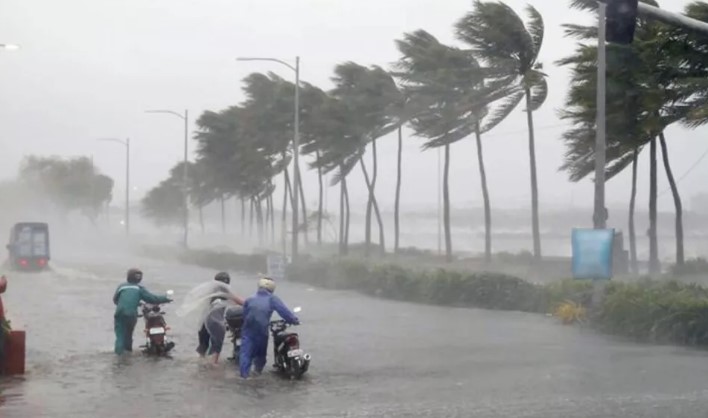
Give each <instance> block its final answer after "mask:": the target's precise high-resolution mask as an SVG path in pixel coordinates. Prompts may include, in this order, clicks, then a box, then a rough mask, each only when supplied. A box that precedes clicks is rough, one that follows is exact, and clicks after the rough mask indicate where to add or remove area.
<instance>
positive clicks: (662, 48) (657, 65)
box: [559, 0, 690, 273]
mask: <svg viewBox="0 0 708 418" xmlns="http://www.w3.org/2000/svg"><path fill="white" fill-rule="evenodd" d="M573 4H574V5H575V6H576V7H580V8H584V9H588V10H593V9H596V4H595V3H594V2H590V1H581V0H578V1H576V2H574V3H573ZM566 32H567V35H568V36H571V37H574V38H576V39H578V40H579V41H580V42H581V43H580V44H579V45H578V47H577V48H576V51H575V53H574V54H573V55H572V56H570V57H568V58H566V59H563V60H561V61H559V63H560V64H561V65H569V66H571V69H572V71H573V79H572V85H571V90H570V92H569V94H568V98H567V100H566V107H565V109H566V110H564V111H563V112H561V117H562V118H564V119H568V120H570V121H572V122H573V124H574V127H573V128H572V129H570V130H569V131H568V132H566V133H565V134H564V138H565V141H566V144H567V147H568V151H567V152H566V162H565V164H564V165H563V167H562V169H564V170H567V171H568V172H569V173H570V178H571V180H572V181H579V180H581V179H583V178H585V177H586V176H587V175H589V174H590V173H591V172H593V171H594V164H595V155H594V146H595V145H594V144H595V120H596V106H595V91H596V83H597V79H596V78H597V70H596V64H595V62H596V58H597V47H596V44H597V41H596V38H597V29H596V26H595V27H592V26H580V25H566ZM671 32H672V31H671V30H669V29H668V28H667V27H666V26H665V25H663V24H661V23H657V22H652V21H647V20H644V19H640V20H639V22H638V26H637V31H636V34H635V41H634V42H633V44H632V45H630V46H620V45H612V44H608V45H607V57H608V72H607V99H606V101H607V103H606V106H607V111H606V115H607V132H606V136H607V152H606V161H607V166H606V179H607V180H610V179H611V178H613V177H614V176H615V175H616V174H618V173H620V172H621V171H622V170H624V169H625V168H626V167H628V166H629V165H630V164H631V165H632V173H633V174H632V190H631V194H630V224H629V231H630V237H629V239H630V254H631V257H632V270H633V271H637V267H636V264H637V260H636V238H635V236H634V230H635V227H634V207H635V195H636V179H637V177H636V171H637V169H636V164H637V156H638V155H639V153H640V152H641V150H642V149H643V147H644V146H646V145H649V148H650V158H649V160H650V167H649V169H650V201H649V221H650V228H649V245H650V251H649V254H650V271H651V272H652V273H657V272H658V271H659V259H658V244H657V234H656V230H657V225H656V218H657V208H656V201H657V193H656V192H657V186H656V182H657V176H656V171H657V168H656V163H657V158H656V155H657V141H659V142H660V143H661V146H662V151H663V152H662V154H663V156H664V158H663V160H664V168H665V170H666V173H667V177H668V179H669V183H670V184H671V189H672V192H673V196H674V202H675V205H676V237H677V252H676V257H677V263H679V264H682V263H683V258H684V256H683V224H682V215H681V200H680V197H679V194H678V190H677V188H676V184H675V181H674V179H673V174H672V172H671V166H670V164H669V160H668V154H667V147H666V141H665V138H664V130H665V129H666V127H667V126H669V125H670V124H672V123H675V122H677V121H679V120H681V119H682V118H683V117H684V116H685V115H686V113H687V111H688V109H689V107H688V106H687V105H686V103H685V99H686V98H687V97H688V96H689V95H687V94H686V92H684V91H682V89H681V88H680V85H679V84H678V83H679V82H680V81H681V80H683V79H685V78H686V77H688V76H689V73H690V71H689V70H688V69H687V67H686V66H685V65H683V64H682V62H683V61H684V58H683V57H682V54H676V53H675V52H676V48H678V47H679V44H677V42H676V40H675V39H674V36H673V34H672V33H671Z"/></svg>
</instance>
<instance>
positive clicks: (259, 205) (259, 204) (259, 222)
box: [254, 197, 263, 248]
mask: <svg viewBox="0 0 708 418" xmlns="http://www.w3.org/2000/svg"><path fill="white" fill-rule="evenodd" d="M254 204H255V207H256V226H257V229H258V246H259V247H261V248H262V247H263V201H262V200H261V198H259V197H257V198H255V199H254Z"/></svg>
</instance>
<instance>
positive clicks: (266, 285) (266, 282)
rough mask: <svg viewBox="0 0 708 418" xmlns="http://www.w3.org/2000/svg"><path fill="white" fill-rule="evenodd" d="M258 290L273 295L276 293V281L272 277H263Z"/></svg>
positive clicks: (259, 281)
mask: <svg viewBox="0 0 708 418" xmlns="http://www.w3.org/2000/svg"><path fill="white" fill-rule="evenodd" d="M258 288H259V289H265V290H267V291H269V292H270V293H273V292H275V281H274V280H273V279H271V278H270V277H261V278H260V279H259V280H258Z"/></svg>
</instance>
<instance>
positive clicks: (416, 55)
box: [396, 30, 483, 261]
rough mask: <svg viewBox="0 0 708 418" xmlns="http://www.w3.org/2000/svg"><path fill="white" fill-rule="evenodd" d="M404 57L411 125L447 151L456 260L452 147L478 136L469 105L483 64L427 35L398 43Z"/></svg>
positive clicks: (446, 207) (446, 198) (446, 214)
mask: <svg viewBox="0 0 708 418" xmlns="http://www.w3.org/2000/svg"><path fill="white" fill-rule="evenodd" d="M397 45H398V49H399V51H400V52H401V55H402V57H401V58H400V60H399V61H398V63H397V65H396V66H397V69H398V71H397V72H396V75H397V76H398V77H400V78H401V80H402V84H403V89H404V91H405V94H406V95H407V96H408V97H409V98H410V100H411V101H412V102H414V103H416V106H417V107H418V109H419V110H418V111H416V115H415V117H414V118H413V119H412V120H411V125H412V126H413V129H414V130H415V132H416V134H417V135H419V136H421V137H424V138H426V139H427V141H426V142H425V144H424V146H423V148H424V149H428V148H437V147H443V148H444V150H445V163H444V168H443V224H444V230H445V256H446V259H447V260H448V261H452V235H451V231H450V191H449V173H450V146H451V144H453V143H455V142H457V141H459V140H461V139H464V138H466V137H468V136H469V135H471V134H472V133H473V132H474V131H475V127H476V126H477V122H478V120H477V116H476V115H475V111H476V110H477V109H476V108H475V107H472V108H470V107H469V106H462V105H460V103H466V102H469V97H470V95H471V90H473V89H474V87H475V85H478V84H481V83H482V82H483V76H482V72H481V71H480V68H479V66H478V64H477V61H476V60H475V59H474V57H473V56H472V55H470V54H469V53H467V52H465V51H462V50H460V49H457V48H453V47H450V46H446V45H443V44H441V43H440V42H439V41H438V40H437V39H436V38H435V37H434V36H432V35H431V34H429V33H428V32H426V31H423V30H418V31H416V32H414V33H410V34H405V35H404V37H403V39H402V40H399V41H397Z"/></svg>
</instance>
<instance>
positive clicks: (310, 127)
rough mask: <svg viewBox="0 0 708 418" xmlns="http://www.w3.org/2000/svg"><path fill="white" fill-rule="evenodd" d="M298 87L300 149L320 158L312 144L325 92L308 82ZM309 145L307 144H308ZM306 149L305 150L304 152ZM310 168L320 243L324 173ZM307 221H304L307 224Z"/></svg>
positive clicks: (315, 137) (319, 242)
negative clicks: (315, 187) (314, 179)
mask: <svg viewBox="0 0 708 418" xmlns="http://www.w3.org/2000/svg"><path fill="white" fill-rule="evenodd" d="M301 84H302V85H301V87H300V123H301V125H303V128H304V129H301V130H300V132H301V134H300V144H301V148H302V151H303V153H304V154H305V155H308V154H309V155H312V156H314V159H315V161H317V160H318V159H319V158H320V152H319V149H318V148H317V146H316V145H315V146H313V144H316V142H317V141H318V139H319V138H318V136H317V130H318V124H319V120H318V109H319V108H320V107H321V106H323V105H324V104H325V102H326V101H327V93H325V92H324V91H323V90H321V89H320V88H318V87H316V86H313V85H312V84H309V83H303V82H301ZM308 145H309V146H308ZM305 151H307V152H305ZM311 168H314V169H315V170H317V180H318V195H317V213H316V218H315V219H313V218H312V216H311V217H310V218H311V219H312V220H316V225H317V244H318V245H321V244H322V227H323V225H322V222H323V220H324V213H323V211H324V188H325V185H324V173H323V171H322V167H320V166H318V165H317V164H314V165H311ZM308 223H309V222H307V221H306V222H305V225H307V224H308Z"/></svg>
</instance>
